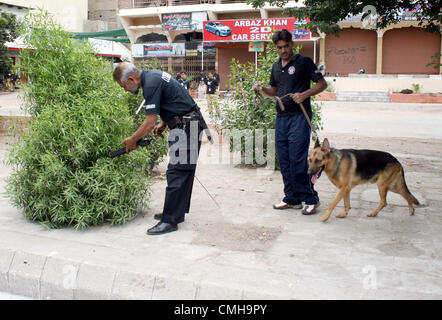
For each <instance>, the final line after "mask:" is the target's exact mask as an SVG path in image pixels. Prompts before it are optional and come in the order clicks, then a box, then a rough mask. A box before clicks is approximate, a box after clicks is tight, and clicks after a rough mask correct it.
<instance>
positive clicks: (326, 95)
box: [315, 91, 336, 101]
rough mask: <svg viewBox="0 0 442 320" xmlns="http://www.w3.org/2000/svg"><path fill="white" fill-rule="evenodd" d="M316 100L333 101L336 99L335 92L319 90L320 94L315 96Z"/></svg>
mask: <svg viewBox="0 0 442 320" xmlns="http://www.w3.org/2000/svg"><path fill="white" fill-rule="evenodd" d="M315 99H316V100H319V101H335V100H336V92H327V91H324V92H321V93H320V94H318V95H316V96H315Z"/></svg>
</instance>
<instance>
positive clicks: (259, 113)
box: [209, 43, 322, 169]
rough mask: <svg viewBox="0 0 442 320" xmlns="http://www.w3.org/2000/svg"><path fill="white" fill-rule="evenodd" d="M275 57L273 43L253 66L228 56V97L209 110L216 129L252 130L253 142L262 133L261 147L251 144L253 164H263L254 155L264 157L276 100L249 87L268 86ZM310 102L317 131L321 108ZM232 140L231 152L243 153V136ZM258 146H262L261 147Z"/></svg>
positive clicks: (259, 137)
mask: <svg viewBox="0 0 442 320" xmlns="http://www.w3.org/2000/svg"><path fill="white" fill-rule="evenodd" d="M295 50H296V52H299V51H300V50H301V46H298V47H296V48H295ZM278 59H279V57H278V54H277V53H276V50H275V47H274V45H273V43H270V44H269V45H268V46H267V48H266V53H265V54H259V56H258V68H257V69H256V68H255V64H254V63H251V62H249V63H247V64H240V63H239V62H238V61H236V60H235V59H232V62H231V73H230V75H229V82H228V84H227V89H228V91H229V94H230V97H229V98H228V99H225V100H224V102H221V108H220V109H221V111H220V112H216V113H215V112H210V116H211V119H212V121H213V122H215V123H216V125H217V128H218V130H219V131H221V130H229V131H230V132H235V131H242V130H252V132H253V133H254V141H261V140H260V139H261V135H262V136H263V137H262V139H263V143H262V146H259V145H255V144H254V146H253V164H263V163H262V161H257V155H258V154H259V155H262V156H263V157H265V158H267V136H268V135H267V133H268V130H269V129H275V118H276V109H275V104H276V101H275V100H274V99H272V98H269V97H267V96H265V95H263V94H261V93H259V94H258V93H255V92H254V91H253V90H252V86H253V84H254V83H256V82H259V83H261V84H263V85H264V86H266V85H268V83H269V79H270V74H271V71H272V65H273V63H275V62H276V61H277V60H278ZM311 105H312V112H313V119H312V123H313V126H314V127H315V130H316V131H319V130H321V129H322V124H321V107H320V105H319V104H317V103H316V102H315V101H314V97H311ZM209 111H210V110H209ZM256 130H257V131H256ZM258 135H259V136H258ZM233 139H234V137H232V138H231V139H230V142H231V151H237V152H241V154H242V155H243V156H244V154H245V152H246V151H245V144H246V142H245V139H244V138H242V141H241V142H242V143H241V144H240V145H239V144H237V145H234V144H233V143H232V142H233ZM313 139H315V137H313ZM262 147H264V149H263V150H262ZM235 148H236V149H235ZM272 149H274V148H272ZM275 159H276V151H275ZM275 165H276V168H277V169H278V168H279V164H278V161H275Z"/></svg>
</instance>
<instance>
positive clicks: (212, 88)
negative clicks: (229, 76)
mask: <svg viewBox="0 0 442 320" xmlns="http://www.w3.org/2000/svg"><path fill="white" fill-rule="evenodd" d="M205 82H206V85H207V89H206V93H208V94H215V92H216V87H218V80H216V78H212V79H210V78H207V79H206V80H205Z"/></svg>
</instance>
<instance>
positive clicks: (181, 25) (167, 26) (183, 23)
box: [161, 12, 207, 31]
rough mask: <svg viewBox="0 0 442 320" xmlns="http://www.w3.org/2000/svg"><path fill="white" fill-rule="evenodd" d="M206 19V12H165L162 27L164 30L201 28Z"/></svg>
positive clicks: (162, 17)
mask: <svg viewBox="0 0 442 320" xmlns="http://www.w3.org/2000/svg"><path fill="white" fill-rule="evenodd" d="M206 19H207V13H206V12H192V13H191V12H182V13H163V14H162V15H161V29H162V30H163V31H182V30H201V29H203V22H204V20H206Z"/></svg>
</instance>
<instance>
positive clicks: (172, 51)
mask: <svg viewBox="0 0 442 320" xmlns="http://www.w3.org/2000/svg"><path fill="white" fill-rule="evenodd" d="M185 55H186V48H185V44H184V43H149V44H134V45H132V56H133V57H134V58H149V57H184V56H185Z"/></svg>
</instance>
